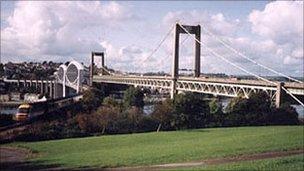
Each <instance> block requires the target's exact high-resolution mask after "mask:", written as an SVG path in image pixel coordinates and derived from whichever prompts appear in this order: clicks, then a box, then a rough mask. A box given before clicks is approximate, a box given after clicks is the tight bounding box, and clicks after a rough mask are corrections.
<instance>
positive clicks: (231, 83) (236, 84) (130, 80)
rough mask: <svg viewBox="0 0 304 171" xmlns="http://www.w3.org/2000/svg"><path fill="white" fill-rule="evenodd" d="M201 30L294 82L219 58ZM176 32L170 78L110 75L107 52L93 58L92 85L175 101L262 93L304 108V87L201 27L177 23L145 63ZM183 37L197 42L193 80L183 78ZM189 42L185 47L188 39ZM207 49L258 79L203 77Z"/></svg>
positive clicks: (280, 102) (226, 46) (254, 62)
mask: <svg viewBox="0 0 304 171" xmlns="http://www.w3.org/2000/svg"><path fill="white" fill-rule="evenodd" d="M201 28H202V29H204V30H205V32H206V33H207V34H209V35H210V36H211V37H213V38H214V39H215V40H216V41H217V42H219V43H220V44H222V45H223V46H224V47H225V48H227V49H228V50H229V51H231V52H233V53H234V54H235V55H237V56H239V57H241V58H242V59H245V60H247V61H249V62H251V63H253V64H254V65H257V66H260V67H262V68H264V69H266V70H268V71H270V72H272V73H274V74H276V75H279V76H282V77H284V78H287V79H288V80H290V81H286V82H278V81H272V80H269V79H267V78H265V77H262V76H259V75H258V74H255V73H253V72H251V71H249V70H248V69H246V68H245V67H242V66H241V65H238V64H236V63H235V62H233V61H231V60H229V59H228V58H226V57H225V56H223V55H221V54H219V53H218V52H216V51H215V50H213V49H212V48H209V47H208V46H207V45H206V43H203V42H202V41H201ZM172 31H174V43H173V44H174V48H173V53H172V54H169V55H168V57H169V56H171V55H172V57H173V58H172V72H171V74H170V75H169V76H136V75H129V74H121V73H117V72H113V71H109V70H108V69H107V67H106V66H105V63H104V53H103V52H92V54H91V65H90V85H92V84H93V83H94V82H95V83H112V84H127V85H133V86H139V87H148V88H157V89H166V90H169V91H170V95H171V98H174V97H175V95H176V94H177V93H178V92H180V91H190V92H198V93H205V94H212V95H215V96H226V97H237V96H243V97H245V98H248V97H249V95H250V94H251V93H256V92H260V91H264V92H266V93H267V94H268V95H269V97H271V99H272V100H273V101H274V102H275V105H276V106H277V107H280V105H281V104H282V103H283V101H284V99H285V98H284V97H286V96H289V97H291V98H292V99H293V100H294V101H295V102H297V103H299V104H300V105H302V106H303V107H304V104H303V97H304V83H303V82H302V81H300V80H297V79H295V78H293V77H290V76H288V75H286V74H283V73H281V72H278V71H276V70H274V69H272V68H270V67H267V66H265V65H263V64H261V63H258V62H256V61H254V60H253V59H251V58H250V57H248V56H246V55H245V54H243V53H241V52H240V51H238V50H237V49H235V48H234V47H232V46H231V45H229V44H228V43H226V42H225V41H224V40H223V39H221V38H219V37H218V36H216V35H215V34H213V33H212V32H210V31H209V30H208V29H206V28H204V27H201V26H200V25H196V26H193V25H182V24H180V23H176V24H175V25H174V26H172V27H171V28H170V30H169V32H168V33H167V34H166V35H165V37H164V38H163V39H162V40H161V41H160V43H159V44H158V45H157V47H156V48H155V49H153V51H152V52H151V54H150V55H149V56H147V57H146V58H145V59H144V60H143V61H147V60H148V59H149V58H151V57H152V56H153V55H154V54H155V52H156V51H158V49H159V48H160V47H161V46H162V44H163V43H164V41H165V40H166V39H167V38H168V37H169V35H170V34H171V32H172ZM180 34H186V35H188V37H190V38H192V39H193V40H194V41H195V47H194V49H195V53H194V66H193V69H192V70H191V71H193V76H192V77H185V76H181V75H179V71H180V68H179V56H180V55H179V51H180V48H179V47H180ZM188 37H187V38H188ZM187 38H185V39H184V40H183V41H182V42H181V44H183V43H184V42H185V40H186V39H187ZM202 47H204V48H205V49H206V51H208V52H209V53H210V54H212V55H213V56H215V57H217V58H219V59H220V60H221V61H224V62H225V63H227V64H229V65H231V66H233V67H234V68H236V69H238V70H240V71H242V72H244V73H246V74H248V75H250V76H253V77H255V78H256V79H252V80H238V79H227V78H206V77H202V76H201V75H200V74H201V48H202ZM96 57H99V58H101V68H100V70H99V72H97V73H96V70H95V68H96V67H95V60H96V59H95V58H96Z"/></svg>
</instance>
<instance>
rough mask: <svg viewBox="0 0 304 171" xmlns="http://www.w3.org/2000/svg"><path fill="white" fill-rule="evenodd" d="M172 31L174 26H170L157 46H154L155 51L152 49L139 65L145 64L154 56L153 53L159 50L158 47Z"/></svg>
mask: <svg viewBox="0 0 304 171" xmlns="http://www.w3.org/2000/svg"><path fill="white" fill-rule="evenodd" d="M173 29H174V25H172V26H171V28H170V29H169V31H168V33H167V34H166V35H165V36H164V37H163V39H162V40H161V41H160V42H159V44H158V45H157V46H156V48H155V49H153V51H152V52H151V53H150V55H149V56H147V57H146V58H145V59H144V60H143V61H142V62H141V63H144V62H146V61H147V60H148V59H149V58H150V57H152V56H153V55H154V53H155V52H157V51H158V49H159V48H160V46H161V45H162V44H163V43H164V42H165V40H166V39H167V38H168V37H169V35H170V34H171V32H172V31H173Z"/></svg>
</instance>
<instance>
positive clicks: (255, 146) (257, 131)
mask: <svg viewBox="0 0 304 171" xmlns="http://www.w3.org/2000/svg"><path fill="white" fill-rule="evenodd" d="M303 131H304V127H303V126H268V127H240V128H213V129H199V130H186V131H172V132H160V133H141V134H128V135H111V136H99V137H89V138H74V139H64V140H54V141H41V142H33V143H16V144H12V145H14V146H19V147H24V148H29V149H31V150H33V151H36V152H39V153H40V154H41V155H39V157H38V158H34V159H32V160H33V161H35V162H43V163H45V164H60V165H63V166H66V167H118V166H135V165H153V164H161V163H173V162H186V161H193V160H202V159H207V158H208V159H209V158H217V157H225V156H235V155H239V154H252V153H259V152H266V151H279V150H288V149H297V148H303V145H304V135H303Z"/></svg>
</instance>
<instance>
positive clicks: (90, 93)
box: [82, 88, 104, 113]
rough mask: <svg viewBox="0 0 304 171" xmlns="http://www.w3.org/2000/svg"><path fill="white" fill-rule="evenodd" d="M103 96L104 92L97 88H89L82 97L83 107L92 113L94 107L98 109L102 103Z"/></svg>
mask: <svg viewBox="0 0 304 171" xmlns="http://www.w3.org/2000/svg"><path fill="white" fill-rule="evenodd" d="M103 97H104V94H103V92H102V91H101V90H99V89H96V88H90V89H89V90H86V91H84V93H83V98H82V106H83V109H84V110H85V111H88V112H89V113H90V112H91V111H92V110H93V109H96V108H97V107H98V106H100V105H101V101H102V99H103Z"/></svg>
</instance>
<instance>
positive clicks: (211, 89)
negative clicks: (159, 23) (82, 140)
mask: <svg viewBox="0 0 304 171" xmlns="http://www.w3.org/2000/svg"><path fill="white" fill-rule="evenodd" d="M93 81H94V82H103V83H114V84H128V85H133V86H140V87H150V88H161V89H171V88H172V86H173V85H172V84H173V79H172V78H171V77H153V76H151V77H145V76H144V77H140V76H106V75H104V76H94V78H93ZM298 84H299V83H289V84H286V85H285V86H286V88H287V89H288V90H289V91H290V92H292V93H293V94H295V95H302V96H304V89H303V87H302V88H301V86H302V85H298ZM175 86H176V90H178V91H190V92H198V93H205V94H212V95H215V96H226V97H237V96H238V95H241V96H244V97H246V98H248V97H249V95H250V94H251V93H256V92H260V91H264V92H266V93H267V94H268V95H269V96H270V97H271V98H272V99H273V100H274V98H275V95H276V91H277V87H276V86H273V85H270V84H267V83H264V82H261V81H253V80H231V79H218V78H217V79H203V78H178V79H177V80H176V85H175Z"/></svg>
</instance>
